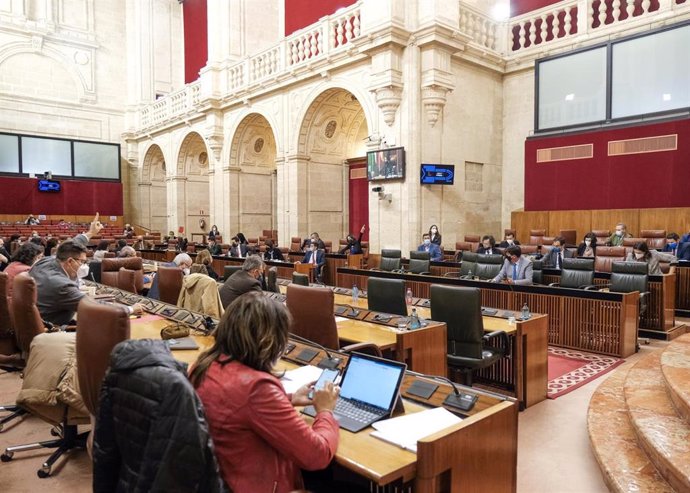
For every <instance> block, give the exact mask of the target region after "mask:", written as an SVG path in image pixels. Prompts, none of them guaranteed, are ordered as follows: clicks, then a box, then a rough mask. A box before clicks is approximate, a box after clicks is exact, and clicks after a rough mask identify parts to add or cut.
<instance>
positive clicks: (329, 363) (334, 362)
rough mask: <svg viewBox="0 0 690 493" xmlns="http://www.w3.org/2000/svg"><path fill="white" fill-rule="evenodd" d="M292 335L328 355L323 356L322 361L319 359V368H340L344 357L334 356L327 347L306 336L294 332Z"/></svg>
mask: <svg viewBox="0 0 690 493" xmlns="http://www.w3.org/2000/svg"><path fill="white" fill-rule="evenodd" d="M290 337H292V338H293V339H297V340H298V341H300V342H302V343H304V344H306V345H308V346H311V347H315V348H317V349H320V350H322V351H323V352H324V353H326V357H325V358H323V359H322V360H321V361H319V364H318V365H316V366H317V367H319V368H324V369H326V368H327V369H329V370H336V369H337V368H338V366H339V365H340V363H342V361H343V360H342V358H337V357H334V356H333V355H332V354H331V352H330V351H329V350H328V349H327V348H326V347H324V346H322V345H321V344H318V343H316V342H314V341H310V340H309V339H307V338H305V337H301V336H298V335H297V334H293V333H290Z"/></svg>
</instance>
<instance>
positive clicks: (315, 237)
mask: <svg viewBox="0 0 690 493" xmlns="http://www.w3.org/2000/svg"><path fill="white" fill-rule="evenodd" d="M312 243H316V248H317V249H319V250H323V251H324V252H325V251H326V244H325V243H324V242H323V240H322V239H321V237H320V236H319V233H316V232H314V233H312V234H311V235H309V238H307V239H306V240H304V241H303V242H302V250H303V251H305V252H308V251H309V247H310V245H311V244H312Z"/></svg>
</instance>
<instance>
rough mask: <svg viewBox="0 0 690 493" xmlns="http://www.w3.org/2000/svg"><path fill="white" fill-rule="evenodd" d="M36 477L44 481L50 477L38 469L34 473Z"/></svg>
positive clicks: (48, 473)
mask: <svg viewBox="0 0 690 493" xmlns="http://www.w3.org/2000/svg"><path fill="white" fill-rule="evenodd" d="M36 475H37V476H38V477H39V478H41V479H45V478H47V477H49V476H50V472H46V471H44V470H43V469H39V470H38V471H36Z"/></svg>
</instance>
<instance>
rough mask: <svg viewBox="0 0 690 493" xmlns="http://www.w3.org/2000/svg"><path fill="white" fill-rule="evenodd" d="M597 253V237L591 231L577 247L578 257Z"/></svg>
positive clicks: (592, 255) (591, 255)
mask: <svg viewBox="0 0 690 493" xmlns="http://www.w3.org/2000/svg"><path fill="white" fill-rule="evenodd" d="M596 254H597V237H596V235H595V234H594V233H592V232H589V233H587V234H586V235H585V238H584V239H583V240H582V243H580V245H579V246H578V247H577V256H578V257H594V256H596Z"/></svg>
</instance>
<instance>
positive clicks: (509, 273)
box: [491, 245, 533, 286]
mask: <svg viewBox="0 0 690 493" xmlns="http://www.w3.org/2000/svg"><path fill="white" fill-rule="evenodd" d="M504 255H505V261H504V262H503V267H501V270H500V272H499V273H498V275H497V276H496V277H494V278H493V279H492V280H491V282H505V283H507V284H520V285H527V286H529V285H531V284H532V282H533V281H532V275H533V270H532V262H530V261H529V260H528V259H526V258H525V257H523V256H522V249H521V248H520V247H519V246H517V245H513V246H509V247H508V248H506V251H505V253H504Z"/></svg>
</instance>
